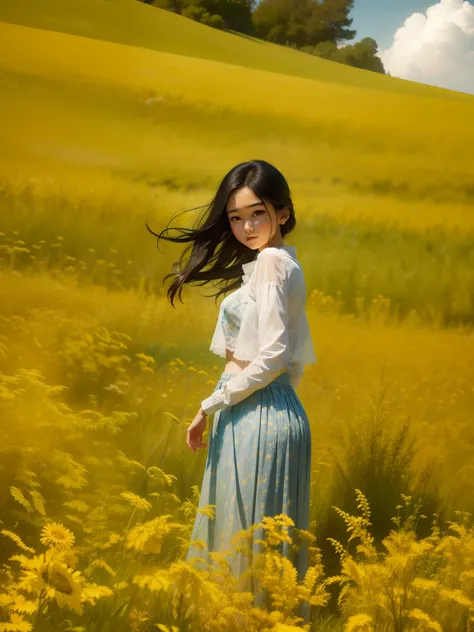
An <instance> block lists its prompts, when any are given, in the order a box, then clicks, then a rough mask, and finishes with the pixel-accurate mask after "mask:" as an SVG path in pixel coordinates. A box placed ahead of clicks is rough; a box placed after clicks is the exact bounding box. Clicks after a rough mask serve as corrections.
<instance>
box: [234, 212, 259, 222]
mask: <svg viewBox="0 0 474 632" xmlns="http://www.w3.org/2000/svg"><path fill="white" fill-rule="evenodd" d="M255 213H265V211H263V210H260V211H254V215H255ZM234 219H240V217H238V216H237V215H235V216H234V217H231V218H230V221H231V222H233V221H234Z"/></svg>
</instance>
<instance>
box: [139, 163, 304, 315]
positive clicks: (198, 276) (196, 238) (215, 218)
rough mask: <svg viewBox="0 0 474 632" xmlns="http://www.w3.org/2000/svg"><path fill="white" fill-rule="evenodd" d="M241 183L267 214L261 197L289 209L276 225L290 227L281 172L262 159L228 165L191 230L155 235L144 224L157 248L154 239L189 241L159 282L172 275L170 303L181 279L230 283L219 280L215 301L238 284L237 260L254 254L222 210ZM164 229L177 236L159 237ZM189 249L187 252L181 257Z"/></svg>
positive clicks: (179, 291) (288, 198)
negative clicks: (252, 194) (252, 193)
mask: <svg viewBox="0 0 474 632" xmlns="http://www.w3.org/2000/svg"><path fill="white" fill-rule="evenodd" d="M241 187H248V188H250V189H252V191H253V192H254V193H255V195H256V196H257V197H258V198H259V199H260V200H261V202H262V203H263V205H264V206H265V208H266V210H267V213H269V211H268V208H267V205H266V204H265V201H270V202H271V203H272V204H273V207H274V208H275V211H278V210H280V209H283V208H287V209H288V210H289V211H290V216H289V217H288V219H287V221H286V222H285V223H284V224H282V225H281V235H282V237H284V236H285V235H287V234H288V233H289V232H291V231H292V230H293V228H294V227H295V225H296V218H295V211H294V208H293V202H292V199H291V193H290V188H289V186H288V183H287V181H286V180H285V178H284V176H283V175H282V173H280V171H278V169H277V168H276V167H274V166H273V165H271V164H270V163H268V162H266V161H265V160H250V161H248V162H242V163H240V164H238V165H236V166H235V167H234V168H233V169H231V170H230V171H229V172H228V173H227V175H226V176H225V177H224V179H223V180H222V182H221V183H220V185H219V186H218V188H217V191H216V193H215V195H214V197H213V199H212V200H211V202H210V203H209V204H207V205H204V206H205V207H206V210H205V212H204V213H203V215H202V216H201V218H200V219H199V220H198V222H197V224H198V225H197V226H195V227H194V228H168V227H167V228H165V229H164V230H163V231H161V233H159V234H157V233H154V232H153V231H152V230H151V229H150V228H149V226H148V223H146V222H145V223H146V227H147V228H148V230H149V231H150V232H151V233H152V234H153V235H155V237H158V242H157V247H158V249H159V240H160V239H165V240H167V241H172V242H176V243H184V242H191V245H190V246H188V247H187V248H186V249H185V250H184V252H183V253H182V255H181V257H180V260H179V262H178V263H174V264H173V266H172V272H171V273H170V274H167V275H166V276H165V277H164V279H163V282H164V281H166V279H168V278H169V277H174V280H173V282H172V283H171V285H170V287H169V288H168V291H167V297H168V299H169V301H170V303H171V305H172V306H173V307H174V303H173V301H174V297H175V295H176V294H178V298H179V299H180V301H181V302H183V301H182V299H181V294H182V291H183V288H184V286H185V284H186V283H194V284H196V285H205V284H206V283H208V282H209V281H212V280H215V279H219V280H222V281H230V283H226V284H224V286H223V287H221V289H220V290H219V291H218V292H217V293H216V294H214V295H211V296H215V297H216V301H217V298H218V297H219V296H220V295H221V294H223V293H225V292H228V291H231V290H234V289H236V288H238V287H239V286H240V285H241V281H242V275H243V271H242V264H244V263H248V262H250V261H252V260H253V259H255V252H254V251H252V250H251V249H250V248H248V247H247V246H245V245H244V244H242V243H241V242H239V241H238V239H236V238H235V236H234V234H233V232H232V230H231V227H230V222H229V219H228V217H227V213H226V205H227V200H228V198H229V196H230V195H231V193H232V192H233V191H235V190H236V189H240V188H241ZM199 208H204V207H202V206H198V207H196V208H195V209H189V211H194V210H197V209H199ZM189 211H183V212H189ZM269 214H270V213H269ZM171 219H173V218H171ZM170 221H171V220H170ZM168 226H169V223H168ZM168 230H176V231H180V232H181V234H180V235H178V236H177V237H167V236H164V235H163V233H164V232H165V231H168ZM189 250H191V253H190V255H189V258H187V254H188V252H189ZM186 258H187V260H186ZM207 265H209V266H210V267H209V268H208V269H206V270H204V269H203V268H204V267H205V266H207Z"/></svg>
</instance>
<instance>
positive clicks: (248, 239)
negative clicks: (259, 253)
mask: <svg viewBox="0 0 474 632" xmlns="http://www.w3.org/2000/svg"><path fill="white" fill-rule="evenodd" d="M251 239H257V236H256V235H255V236H254V237H247V241H250V240H251Z"/></svg>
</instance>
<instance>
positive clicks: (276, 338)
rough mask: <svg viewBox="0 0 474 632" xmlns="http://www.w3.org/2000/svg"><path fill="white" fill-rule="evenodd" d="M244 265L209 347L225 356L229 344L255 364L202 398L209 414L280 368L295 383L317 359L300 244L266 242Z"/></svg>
mask: <svg viewBox="0 0 474 632" xmlns="http://www.w3.org/2000/svg"><path fill="white" fill-rule="evenodd" d="M242 269H243V271H244V275H243V277H242V285H241V287H240V288H239V289H237V290H235V291H234V292H232V293H231V294H228V295H227V296H226V297H225V298H224V299H223V300H222V302H221V305H220V309H219V317H218V320H217V325H216V328H215V331H214V335H213V337H212V341H211V346H210V350H211V351H212V352H213V353H215V354H216V355H219V356H222V357H223V358H225V357H226V349H229V350H231V351H232V352H233V354H234V358H236V359H239V360H248V361H250V364H249V365H248V366H246V367H245V368H244V369H243V370H242V371H240V372H238V373H237V374H236V375H234V376H232V377H231V378H229V379H228V380H226V381H225V382H224V383H223V384H222V386H221V387H220V388H219V389H217V390H215V391H214V392H213V393H212V395H211V396H210V397H208V398H207V399H204V400H203V401H202V402H201V408H202V410H203V411H204V412H205V413H206V414H208V415H212V414H213V413H215V412H217V411H218V410H220V409H222V408H227V407H228V406H233V405H234V404H237V403H238V402H240V401H241V400H243V399H245V398H246V397H248V396H249V395H251V394H252V393H253V392H254V391H256V390H258V389H260V388H263V387H264V386H266V385H267V384H269V383H270V382H272V381H273V380H274V379H275V378H276V377H278V375H280V374H281V373H289V374H290V382H291V385H292V386H293V387H294V388H296V387H297V385H298V384H299V383H300V380H301V376H302V374H303V371H304V366H305V365H306V364H314V363H315V362H316V356H315V353H314V349H313V343H312V339H311V333H310V329H309V323H308V318H307V316H306V285H305V281H304V276H303V271H302V268H301V265H300V263H299V262H298V260H297V258H296V248H295V246H286V245H283V246H270V247H267V248H264V249H263V250H262V251H261V252H258V253H257V256H256V258H255V259H254V260H253V261H250V262H249V263H244V264H243V265H242Z"/></svg>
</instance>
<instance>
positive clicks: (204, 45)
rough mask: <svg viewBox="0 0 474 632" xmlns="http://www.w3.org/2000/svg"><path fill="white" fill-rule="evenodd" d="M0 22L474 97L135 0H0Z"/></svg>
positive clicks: (369, 84)
mask: <svg viewBox="0 0 474 632" xmlns="http://www.w3.org/2000/svg"><path fill="white" fill-rule="evenodd" d="M0 21H4V22H10V23H12V24H20V25H25V26H31V27H35V28H41V29H47V30H51V31H58V32H64V33H70V34H73V35H82V36H84V37H90V38H94V39H99V40H106V41H110V42H116V43H120V44H128V45H131V46H139V47H143V48H149V49H152V50H157V51H162V52H169V53H175V54H178V55H185V56H190V57H198V58H201V59H209V60H215V61H220V62H224V63H228V64H233V65H237V66H244V67H247V68H253V69H259V70H268V71H271V72H278V73H282V74H287V75H293V76H295V77H302V78H309V79H318V80H319V81H326V82H331V83H337V84H346V85H354V86H358V87H365V88H370V89H376V90H384V91H389V92H402V93H409V94H417V95H423V96H428V97H431V96H438V97H439V96H442V97H444V98H456V99H470V100H472V99H473V97H472V96H469V95H465V94H463V93H459V92H455V91H452V90H445V89H442V88H434V87H431V86H425V85H422V84H418V83H415V82H411V81H405V80H401V79H396V78H392V77H387V76H384V75H380V74H378V73H374V72H369V71H365V70H359V69H357V68H352V67H349V66H345V65H343V64H338V63H335V62H331V61H327V60H324V59H319V58H317V57H314V56H311V55H307V54H304V53H300V52H298V51H294V50H292V49H290V48H286V47H283V46H278V45H274V44H270V43H268V42H264V41H261V40H258V39H255V38H250V37H247V36H243V35H240V34H233V33H227V32H223V31H219V30H216V29H213V28H210V27H208V26H205V25H202V24H199V23H197V22H195V21H193V20H190V19H188V18H184V17H182V16H180V15H176V14H174V13H172V12H169V11H164V10H161V9H158V8H156V7H151V6H148V5H145V4H143V3H141V2H136V1H135V0H68V2H65V1H64V0H42V1H41V2H38V1H37V0H22V2H21V3H20V2H11V1H9V0H0Z"/></svg>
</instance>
